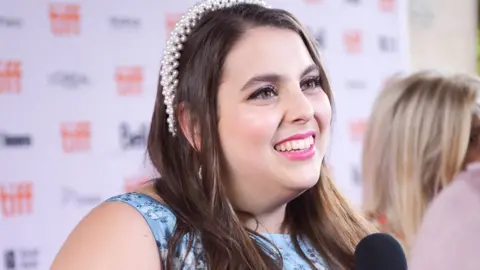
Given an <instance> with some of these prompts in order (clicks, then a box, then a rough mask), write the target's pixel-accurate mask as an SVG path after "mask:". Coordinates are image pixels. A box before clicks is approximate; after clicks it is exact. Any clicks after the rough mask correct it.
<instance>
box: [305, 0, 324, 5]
mask: <svg viewBox="0 0 480 270" xmlns="http://www.w3.org/2000/svg"><path fill="white" fill-rule="evenodd" d="M303 2H304V3H307V4H320V3H322V2H323V0H303Z"/></svg>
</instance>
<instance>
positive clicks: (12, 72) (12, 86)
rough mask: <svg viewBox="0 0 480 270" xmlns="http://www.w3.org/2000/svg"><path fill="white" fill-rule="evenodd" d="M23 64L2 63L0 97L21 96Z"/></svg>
mask: <svg viewBox="0 0 480 270" xmlns="http://www.w3.org/2000/svg"><path fill="white" fill-rule="evenodd" d="M21 90H22V64H21V62H20V61H0V95H1V94H20V91H21Z"/></svg>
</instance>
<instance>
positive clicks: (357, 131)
mask: <svg viewBox="0 0 480 270" xmlns="http://www.w3.org/2000/svg"><path fill="white" fill-rule="evenodd" d="M366 128H367V123H366V122H365V120H364V119H356V120H353V121H351V122H350V126H349V130H350V140H352V141H353V142H361V141H362V140H363V134H364V133H365V129H366Z"/></svg>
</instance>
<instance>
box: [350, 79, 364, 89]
mask: <svg viewBox="0 0 480 270" xmlns="http://www.w3.org/2000/svg"><path fill="white" fill-rule="evenodd" d="M346 87H347V89H351V90H360V89H365V88H367V83H366V82H365V81H362V80H355V79H352V80H347V82H346Z"/></svg>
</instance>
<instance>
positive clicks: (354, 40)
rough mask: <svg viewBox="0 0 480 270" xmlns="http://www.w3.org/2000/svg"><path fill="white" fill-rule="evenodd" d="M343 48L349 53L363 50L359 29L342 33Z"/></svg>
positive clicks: (357, 52)
mask: <svg viewBox="0 0 480 270" xmlns="http://www.w3.org/2000/svg"><path fill="white" fill-rule="evenodd" d="M343 43H344V45H345V50H346V52H347V53H349V54H359V53H361V52H362V50H363V35H362V32H361V31H360V30H348V31H345V32H344V34H343Z"/></svg>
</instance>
